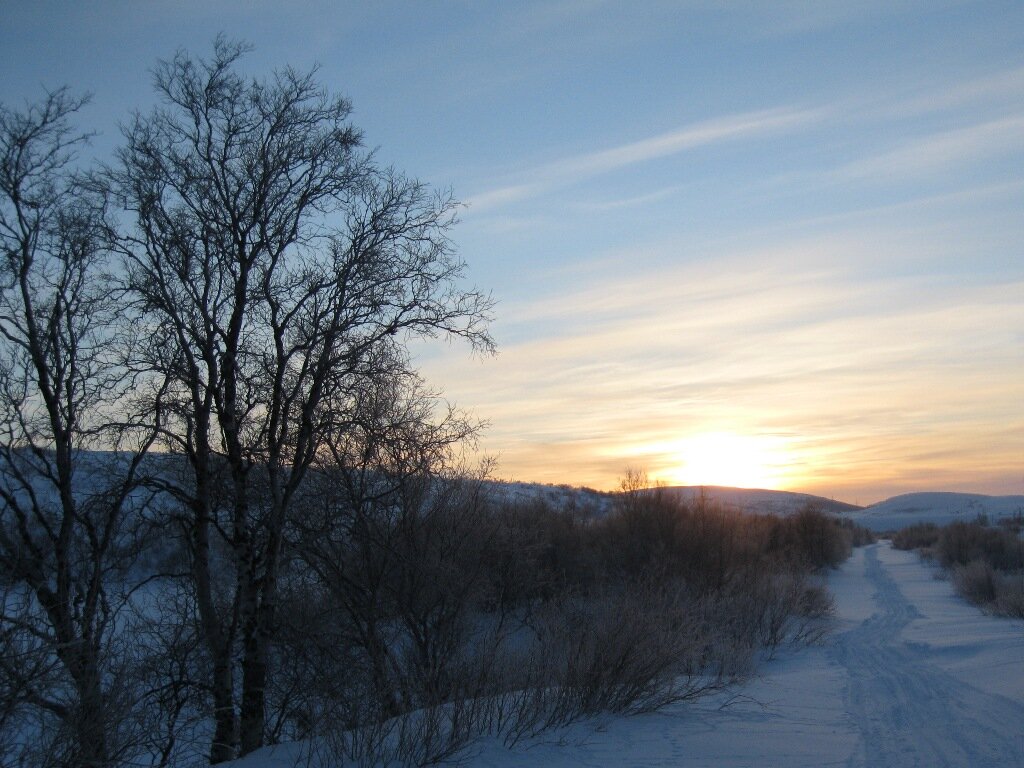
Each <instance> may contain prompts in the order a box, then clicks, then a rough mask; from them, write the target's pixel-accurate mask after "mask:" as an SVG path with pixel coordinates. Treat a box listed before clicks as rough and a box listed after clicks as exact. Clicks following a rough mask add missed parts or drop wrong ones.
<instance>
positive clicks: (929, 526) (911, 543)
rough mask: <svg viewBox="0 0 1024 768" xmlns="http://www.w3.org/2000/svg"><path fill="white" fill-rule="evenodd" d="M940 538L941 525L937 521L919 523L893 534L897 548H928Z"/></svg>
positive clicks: (893, 543) (893, 541)
mask: <svg viewBox="0 0 1024 768" xmlns="http://www.w3.org/2000/svg"><path fill="white" fill-rule="evenodd" d="M938 540H939V526H937V525H935V523H917V524H916V525H911V526H908V527H906V528H903V529H901V530H899V531H896V533H894V534H893V536H892V545H893V546H894V547H895V548H896V549H905V550H906V549H927V548H930V547H933V546H935V544H936V542H938Z"/></svg>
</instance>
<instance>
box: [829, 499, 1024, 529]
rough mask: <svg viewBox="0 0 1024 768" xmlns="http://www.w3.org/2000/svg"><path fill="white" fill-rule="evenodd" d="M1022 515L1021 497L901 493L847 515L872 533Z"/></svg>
mask: <svg viewBox="0 0 1024 768" xmlns="http://www.w3.org/2000/svg"><path fill="white" fill-rule="evenodd" d="M1018 513H1024V496H985V495H984V494H980V493H938V492H930V493H905V494H902V495H901V496H893V497H892V498H891V499H886V500H885V501H882V502H879V503H878V504H872V505H871V506H870V507H866V508H864V509H862V510H858V511H855V512H852V513H850V514H849V515H847V517H849V518H850V519H851V520H853V521H854V522H857V523H859V524H860V525H863V526H865V527H866V528H870V529H871V530H873V531H891V530H898V529H900V528H906V527H907V526H909V525H915V524H917V523H935V524H936V525H946V524H947V523H952V522H955V521H957V520H961V521H964V522H969V521H971V520H974V519H975V518H976V517H977V516H978V515H985V516H986V517H987V518H988V520H989V522H990V523H995V522H996V521H998V520H999V519H1001V518H1005V517H1012V516H1013V515H1015V514H1018Z"/></svg>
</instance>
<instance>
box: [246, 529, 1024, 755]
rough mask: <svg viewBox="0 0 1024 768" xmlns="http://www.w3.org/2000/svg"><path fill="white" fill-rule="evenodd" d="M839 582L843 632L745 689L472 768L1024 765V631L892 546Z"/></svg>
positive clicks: (608, 721) (288, 750)
mask: <svg viewBox="0 0 1024 768" xmlns="http://www.w3.org/2000/svg"><path fill="white" fill-rule="evenodd" d="M830 584H831V587H832V590H833V592H834V594H835V597H836V609H837V617H836V625H835V628H834V632H833V633H832V635H831V636H830V637H829V638H828V639H826V640H825V641H824V642H823V643H822V644H821V645H819V646H815V647H812V648H804V649H796V650H791V651H787V652H786V653H785V654H783V655H781V656H780V657H778V658H776V659H775V660H772V661H769V662H765V663H764V664H763V665H762V667H761V670H760V676H759V677H758V678H757V679H756V680H754V681H753V682H752V683H751V684H749V685H747V686H746V687H744V688H743V689H741V690H738V691H733V692H731V693H730V694H726V695H721V696H718V697H716V698H713V699H712V698H708V699H705V700H703V701H701V702H699V703H697V704H689V705H680V706H678V707H674V708H671V709H667V710H664V711H662V712H659V713H656V714H652V715H644V716H638V717H632V718H611V717H609V718H604V719H601V720H598V721H592V722H586V723H580V724H577V725H575V726H572V727H570V728H566V729H563V730H561V731H557V732H551V733H548V734H545V735H544V736H543V737H541V738H539V739H537V740H536V741H534V742H530V743H528V744H520V745H518V746H517V747H516V748H515V749H512V750H509V749H506V748H504V747H503V746H502V745H500V744H498V743H496V742H484V743H480V744H477V745H476V747H475V748H474V749H473V750H472V752H471V753H468V754H467V755H465V758H466V760H465V764H467V765H470V766H473V767H474V768H484V767H487V768H512V766H527V765H529V766H533V765H536V766H545V768H569V767H570V766H624V767H625V766H637V767H640V766H652V767H653V766H687V767H692V768H773V767H775V766H778V767H779V768H823V767H824V766H845V767H846V768H904V767H906V768H910V767H911V766H920V767H924V766H929V767H930V766H964V767H965V768H968V767H970V768H997V767H1000V768H1012V767H1014V766H1024V621H1014V620H1008V619H998V618H993V617H990V616H986V615H984V614H982V613H981V612H980V611H979V610H978V609H977V608H974V607H972V606H969V605H967V604H966V603H964V602H963V601H962V600H960V599H959V598H958V597H956V596H955V594H954V593H953V589H952V587H951V585H950V584H949V582H948V581H943V580H941V579H937V578H936V572H935V571H934V569H933V568H932V567H930V566H929V565H927V564H924V563H921V562H920V561H919V560H918V558H917V556H916V555H914V554H912V553H907V552H900V551H897V550H893V549H892V548H891V547H890V546H889V545H888V543H885V542H883V543H881V544H876V545H873V546H871V547H866V548H862V549H859V550H856V551H855V552H854V555H853V557H852V558H851V559H850V560H849V561H848V562H847V563H846V564H844V565H843V567H842V568H841V569H840V570H839V571H837V572H835V573H833V574H832V575H831V578H830ZM638 629H640V628H638ZM295 756H296V752H295V750H294V748H293V747H289V746H285V747H284V748H278V749H277V750H275V751H273V752H265V753H263V754H257V755H253V756H250V757H249V758H247V759H245V760H242V761H239V762H238V763H237V766H238V768H243V767H244V768H284V766H287V765H292V764H293V761H294V758H295Z"/></svg>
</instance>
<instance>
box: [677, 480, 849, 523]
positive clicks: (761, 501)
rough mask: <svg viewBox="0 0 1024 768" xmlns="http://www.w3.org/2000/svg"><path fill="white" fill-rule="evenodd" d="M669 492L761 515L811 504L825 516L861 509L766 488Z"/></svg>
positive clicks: (702, 488) (696, 488)
mask: <svg viewBox="0 0 1024 768" xmlns="http://www.w3.org/2000/svg"><path fill="white" fill-rule="evenodd" d="M669 490H671V491H673V492H675V493H678V494H679V495H680V497H682V498H683V499H685V500H686V501H695V500H696V499H698V498H700V496H701V495H704V496H706V497H707V498H709V499H711V500H712V501H715V502H717V503H719V504H721V505H722V506H724V507H726V508H727V509H735V510H738V511H740V512H747V513H750V514H761V515H779V516H785V515H792V514H794V513H795V512H799V511H800V510H801V509H803V508H804V507H806V506H807V505H808V504H811V505H813V506H816V507H818V508H819V509H821V510H823V511H825V512H831V513H833V514H836V515H847V514H848V513H850V512H855V511H858V510H860V509H862V508H861V507H858V506H857V505H855V504H847V503H846V502H844V501H836V500H835V499H826V498H824V497H823V496H814V495H812V494H809V493H794V492H792V491H770V490H766V489H764V488H729V487H725V486H719V485H684V486H675V487H672V488H670V489H669Z"/></svg>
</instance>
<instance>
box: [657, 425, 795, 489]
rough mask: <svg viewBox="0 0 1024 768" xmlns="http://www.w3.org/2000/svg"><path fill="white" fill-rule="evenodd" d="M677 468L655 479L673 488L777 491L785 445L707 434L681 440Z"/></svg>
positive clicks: (783, 468) (783, 469)
mask: <svg viewBox="0 0 1024 768" xmlns="http://www.w3.org/2000/svg"><path fill="white" fill-rule="evenodd" d="M675 455H676V457H677V464H676V466H674V467H671V468H669V469H668V470H667V471H665V472H663V473H661V477H660V478H659V479H661V480H664V481H666V482H669V483H672V484H677V485H726V486H732V487H736V488H769V489H779V488H782V487H784V486H786V485H788V483H786V476H787V474H788V472H787V469H788V468H789V465H790V464H791V462H790V461H788V460H787V451H786V446H785V442H784V441H783V440H782V439H781V438H778V437H771V436H751V435H738V434H734V433H732V432H708V433H703V434H699V435H694V436H692V437H689V438H685V439H683V440H682V441H680V443H679V444H678V448H677V449H676V453H675Z"/></svg>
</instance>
